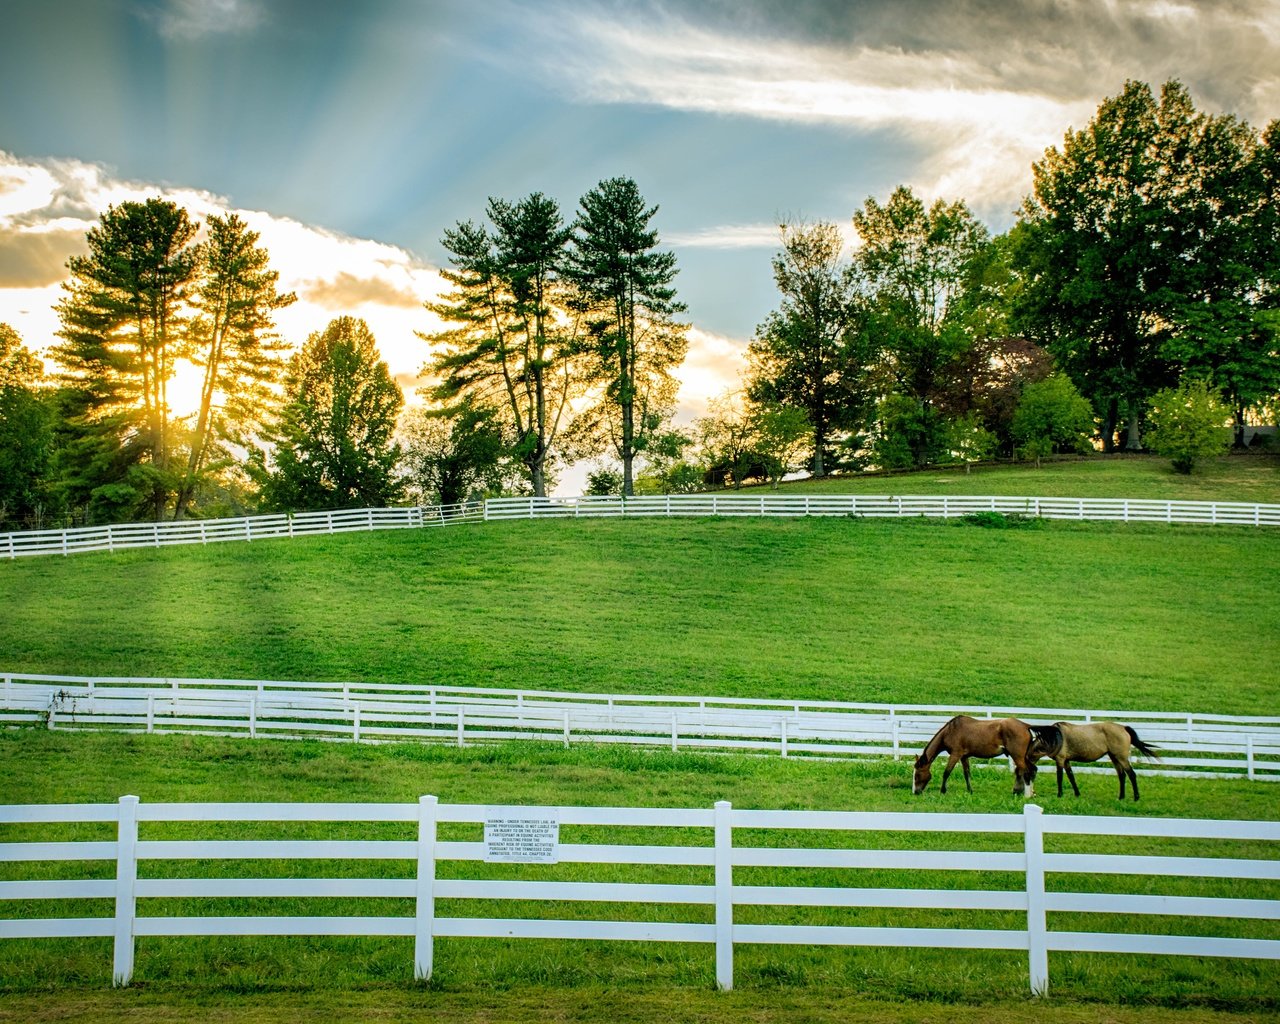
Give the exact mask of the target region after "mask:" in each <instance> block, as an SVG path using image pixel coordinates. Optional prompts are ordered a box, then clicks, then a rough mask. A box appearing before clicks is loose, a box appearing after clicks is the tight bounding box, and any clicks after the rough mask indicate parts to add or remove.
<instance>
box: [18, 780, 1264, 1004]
mask: <svg viewBox="0 0 1280 1024" xmlns="http://www.w3.org/2000/svg"><path fill="white" fill-rule="evenodd" d="M167 822H206V823H211V824H213V825H215V826H217V828H215V830H214V834H215V837H214V838H202V839H164V838H148V837H147V832H148V831H149V830H151V829H152V828H154V827H155V826H157V825H160V824H162V823H167ZM245 822H253V823H262V822H276V823H295V822H309V823H317V822H320V823H324V822H343V823H348V822H393V823H401V824H402V825H404V826H405V829H404V832H405V836H404V838H401V839H387V838H380V839H351V838H343V839H274V838H273V839H263V838H253V839H232V838H226V836H227V834H228V831H229V830H228V828H227V825H226V823H236V824H238V823H245ZM513 822H522V823H526V824H529V823H532V824H533V825H535V826H537V827H539V828H540V829H541V830H542V835H543V838H544V839H546V840H547V842H546V844H545V845H544V846H543V847H542V848H541V849H540V850H539V852H537V853H535V854H534V855H533V856H531V857H526V856H522V855H521V854H520V853H519V852H517V853H516V855H515V856H514V857H513V856H510V855H509V853H508V855H507V856H502V857H495V847H494V846H493V845H491V843H490V842H489V841H488V838H487V836H488V833H487V829H488V828H489V827H496V828H498V829H500V828H501V827H502V826H504V825H507V824H510V823H513ZM66 823H99V824H100V825H104V826H106V827H108V828H109V827H110V825H111V824H114V825H115V836H114V838H109V839H108V838H100V839H96V840H79V841H64V840H57V839H54V840H47V839H46V840H24V841H17V842H0V860H3V861H6V862H10V863H27V864H40V863H49V862H61V863H65V864H82V865H83V864H87V863H89V862H94V861H114V862H115V872H114V878H102V877H99V878H92V877H90V878H79V879H76V878H67V877H61V878H58V879H56V880H24V879H15V880H10V881H0V900H3V901H7V904H6V905H8V906H10V907H12V906H13V905H14V904H15V903H17V904H18V906H19V907H20V908H22V909H23V910H25V911H26V912H25V913H19V914H18V915H15V916H10V917H8V919H6V920H0V938H8V939H24V938H25V939H33V938H38V939H47V938H71V937H77V938H83V937H98V938H104V939H106V938H110V939H112V940H113V950H114V952H113V968H112V978H113V981H114V983H115V984H116V985H126V984H128V983H129V981H130V979H131V977H132V976H133V972H134V958H135V949H136V945H137V939H139V938H142V939H144V940H145V939H147V938H149V937H152V936H193V935H218V936H242V935H278V936H324V935H342V936H351V935H358V936H396V937H403V938H409V937H412V938H413V946H414V953H413V957H414V960H413V962H414V975H415V977H418V978H427V977H430V976H431V974H432V969H433V951H434V944H435V940H436V939H437V938H443V939H448V938H454V937H468V938H502V939H512V938H515V939H556V940H573V939H604V940H630V941H647V942H686V943H704V944H707V945H711V946H714V950H715V977H716V982H717V984H718V985H719V987H720V988H722V989H730V988H732V987H733V970H734V965H733V960H734V949H735V947H736V946H739V945H743V944H780V945H788V944H804V945H835V946H898V947H924V948H946V949H957V948H960V949H999V950H1018V951H1023V952H1025V953H1026V954H1027V957H1028V968H1029V970H1028V975H1029V983H1030V988H1031V990H1032V992H1035V993H1038V994H1042V993H1045V992H1047V991H1048V987H1049V953H1050V952H1059V951H1073V952H1098V953H1124V954H1129V955H1135V954H1144V953H1151V954H1173V955H1186V956H1197V957H1204V956H1214V957H1242V958H1263V959H1269V960H1275V959H1280V941H1277V940H1275V939H1266V938H1255V937H1247V936H1241V937H1222V936H1206V935H1203V934H1199V935H1198V934H1194V933H1192V934H1185V933H1184V934H1173V935H1171V934H1156V933H1146V932H1143V931H1141V930H1139V929H1141V928H1142V927H1143V924H1142V922H1143V919H1144V918H1145V917H1146V916H1147V915H1159V916H1160V917H1162V918H1165V919H1166V920H1167V919H1170V918H1172V919H1175V920H1176V921H1177V925H1178V926H1179V927H1180V928H1184V929H1185V928H1194V926H1195V921H1196V919H1198V918H1204V917H1209V918H1226V919H1235V920H1237V921H1240V922H1249V921H1275V920H1280V900H1276V899H1268V898H1261V899H1260V898H1248V897H1240V898H1204V897H1196V896H1177V895H1150V894H1149V893H1132V892H1126V891H1125V890H1124V889H1123V887H1122V886H1123V882H1117V883H1116V885H1115V886H1113V887H1110V891H1107V892H1097V891H1094V892H1065V891H1059V890H1060V889H1061V885H1059V884H1050V883H1049V881H1048V880H1049V879H1050V878H1051V877H1054V876H1071V875H1078V874H1086V875H1091V876H1095V877H1096V876H1105V877H1122V876H1123V877H1124V878H1127V880H1128V881H1129V884H1130V885H1132V884H1133V880H1134V879H1148V878H1187V877H1194V878H1210V879H1238V880H1242V881H1241V884H1240V885H1239V886H1238V887H1236V889H1235V891H1236V892H1238V893H1243V892H1248V891H1250V890H1249V889H1248V888H1247V886H1248V883H1249V882H1250V881H1254V882H1256V881H1263V882H1274V881H1277V880H1280V860H1277V859H1276V858H1274V857H1269V856H1268V857H1265V858H1264V859H1259V858H1258V857H1256V856H1254V857H1234V856H1229V855H1228V856H1210V857H1200V856H1196V857H1188V856H1164V855H1161V854H1159V853H1156V854H1154V855H1152V854H1151V853H1150V851H1151V850H1158V849H1159V846H1158V845H1157V844H1156V843H1144V844H1142V846H1141V849H1142V850H1143V851H1144V852H1143V853H1142V854H1141V855H1132V854H1124V853H1108V854H1088V853H1085V854H1082V853H1064V852H1053V850H1052V849H1046V843H1045V839H1046V837H1054V836H1111V837H1114V836H1120V837H1128V838H1130V839H1132V838H1143V839H1151V840H1167V839H1175V838H1190V839H1196V840H1205V841H1207V842H1208V843H1209V845H1210V846H1211V848H1212V849H1213V851H1214V852H1217V851H1219V850H1222V849H1223V848H1224V847H1227V846H1228V844H1229V843H1230V842H1231V841H1245V842H1252V843H1257V842H1264V843H1275V842H1277V841H1280V823H1277V822H1248V821H1209V820H1199V819H1160V818H1143V819H1126V818H1115V817H1075V816H1063V815H1045V814H1043V813H1042V811H1041V809H1040V808H1039V807H1038V806H1036V805H1034V804H1028V805H1026V806H1024V808H1023V813H1022V814H985V815H976V814H968V815H965V814H928V813H860V812H844V811H771V810H736V809H734V808H733V807H732V806H731V805H730V804H729V803H728V802H720V803H717V804H716V805H715V807H714V809H705V810H697V809H685V808H669V807H668V808H619V807H489V806H483V805H471V804H459V805H448V804H440V803H438V802H437V800H436V798H435V797H433V796H424V797H422V798H421V799H420V800H419V801H418V803H417V804H416V805H414V804H242V803H215V804H198V803H193V804H176V803H168V804H165V803H158V804H144V803H141V802H140V801H139V800H138V798H137V797H134V796H125V797H122V798H120V801H119V803H118V804H66V805H59V804H51V805H27V806H22V805H10V806H3V807H0V828H3V827H4V826H6V825H21V826H24V827H25V829H26V831H24V832H23V833H22V834H23V835H30V834H31V832H30V827H31V826H32V825H44V826H53V827H54V828H57V827H59V826H63V825H65V824H66ZM446 823H448V824H450V825H452V824H454V823H462V824H469V825H472V826H473V831H474V826H475V825H476V824H484V825H485V826H486V840H485V841H474V840H470V841H456V840H455V841H444V840H442V839H440V838H439V836H438V826H439V825H441V824H446ZM584 825H585V826H623V827H641V828H648V827H656V828H660V829H661V830H663V832H661V833H659V834H658V838H659V839H661V838H662V837H663V836H666V837H670V836H671V834H672V832H673V831H678V832H681V833H684V834H685V835H682V836H681V837H680V838H678V839H677V840H676V841H675V842H670V841H668V842H666V843H655V844H650V845H614V844H605V843H586V842H560V837H559V830H560V828H561V827H562V826H570V827H572V826H584ZM258 827H259V835H260V834H261V832H260V828H261V826H258ZM283 827H284V826H283V825H282V828H283ZM348 828H349V826H348ZM735 829H739V830H750V834H749V837H748V838H747V842H745V843H742V844H739V843H735V841H734V830H735ZM795 830H807V831H810V832H817V833H824V834H832V835H837V834H842V833H844V834H847V833H854V834H857V833H872V832H878V833H895V834H897V835H895V836H893V842H894V843H896V844H897V846H898V847H900V848H885V847H884V844H883V843H882V842H874V843H869V844H867V845H869V846H871V847H874V848H868V849H860V848H857V844H856V841H855V843H854V846H853V848H850V846H849V843H848V841H843V842H841V841H836V842H833V843H831V844H830V845H819V846H817V847H805V848H796V847H794V846H792V845H790V843H791V842H793V841H794V839H793V838H791V839H789V838H787V836H790V837H794V836H795V835H796V832H795ZM232 831H233V830H232ZM920 832H924V833H935V834H938V833H969V834H985V835H997V836H999V835H1004V836H1007V837H1013V838H1012V839H1009V840H1006V841H1004V842H1003V843H1002V844H998V845H1004V846H1005V847H1006V848H1005V849H1003V850H987V851H973V850H963V849H952V848H950V846H949V847H948V849H946V850H937V849H931V850H920V849H913V848H911V847H912V845H913V844H912V843H911V842H910V841H904V840H903V839H902V837H901V833H920ZM52 834H55V835H56V832H55V833H52ZM106 834H107V835H110V833H109V832H108V833H106ZM153 834H154V833H153ZM285 834H288V833H287V832H286V833H285ZM686 836H687V838H686ZM1017 837H1021V841H1020V842H1019V840H1018V838H1017ZM804 841H806V842H812V841H813V840H812V839H811V838H809V837H807V836H806V837H804ZM930 845H936V844H935V843H930ZM988 845H992V844H988ZM1254 849H1255V850H1256V847H1254ZM1226 852H1227V853H1228V854H1230V853H1231V852H1232V851H1231V849H1229V848H1228V849H1226ZM1268 852H1269V851H1268ZM493 859H502V860H504V861H505V862H507V863H508V864H510V863H511V862H517V863H518V862H520V861H524V860H529V861H536V862H539V863H554V864H627V865H636V866H639V867H636V868H635V869H634V871H635V872H636V875H633V876H632V877H636V876H640V877H642V873H643V872H644V871H645V869H646V868H652V867H653V866H674V867H678V868H681V869H690V868H692V869H696V871H695V873H692V874H691V877H696V878H698V879H699V880H698V881H696V882H692V883H680V884H670V883H659V882H646V881H629V882H625V883H606V882H598V881H591V882H585V881H577V880H573V879H572V878H570V879H567V880H559V881H549V880H546V873H547V869H545V868H541V869H539V876H540V877H539V880H536V881H535V880H530V879H527V878H522V877H520V875H521V873H522V872H523V870H524V869H520V868H518V867H515V868H512V867H508V868H506V869H504V871H505V872H506V875H507V877H503V878H474V877H472V878H465V877H453V876H451V875H450V874H447V873H445V872H444V871H442V870H441V865H442V864H445V863H448V862H458V861H484V860H493ZM219 860H235V861H237V862H238V863H241V864H244V865H245V867H244V868H243V869H242V870H248V864H249V863H250V862H251V861H255V860H257V861H263V860H268V861H273V862H278V861H291V860H310V861H312V862H315V861H330V862H338V861H363V862H367V861H402V862H408V863H409V864H412V865H414V867H413V869H412V873H406V874H403V875H400V876H394V877H364V878H353V877H325V878H305V877H304V878H299V877H292V876H289V875H286V876H284V877H279V872H278V871H274V872H273V871H268V872H267V874H268V875H269V877H249V878H223V877H183V876H182V875H181V874H179V875H178V877H173V876H174V875H175V874H177V873H180V872H186V873H190V872H192V871H193V870H194V871H198V870H199V869H198V867H197V865H199V864H200V863H201V862H204V861H219ZM164 862H185V863H183V864H181V865H172V866H169V867H166V866H165V864H164ZM756 868H767V869H770V874H769V876H768V878H769V880H770V881H771V882H772V881H773V880H774V879H777V880H778V881H779V882H781V883H783V884H769V885H751V884H738V883H737V882H735V878H734V872H735V870H736V869H756ZM812 868H827V869H831V868H834V869H844V870H849V869H854V870H856V869H867V868H872V869H881V868H891V869H895V870H901V871H908V872H913V871H917V870H925V871H931V872H939V871H941V872H960V873H969V872H1007V873H1008V874H1007V875H1006V876H1005V877H1007V878H1009V879H1010V882H1011V884H1010V886H1009V887H1008V888H1001V889H971V888H969V887H968V886H967V885H960V886H957V887H955V888H945V887H944V888H938V889H925V888H896V889H895V888H870V887H843V886H841V887H820V886H813V885H806V884H785V883H786V879H787V876H788V875H791V877H792V878H795V877H797V876H796V875H794V874H792V873H793V872H795V871H796V870H797V869H800V870H803V869H812ZM82 870H83V869H82ZM10 873H12V870H11V872H10ZM58 873H59V874H60V875H63V876H65V875H67V874H68V873H69V869H67V868H61V869H59V870H58ZM89 873H90V874H92V873H93V872H89ZM98 873H99V874H101V872H98ZM214 873H216V872H214ZM465 873H470V874H474V871H471V872H464V874H465ZM850 877H852V876H850ZM1137 887H1138V888H1140V889H1141V888H1144V886H1142V885H1141V884H1139V885H1138V886H1137ZM1271 891H1274V890H1271ZM332 897H350V898H356V899H360V900H373V901H377V900H382V899H400V900H405V901H411V903H412V907H413V910H412V913H411V914H404V915H402V916H375V915H372V914H371V915H369V916H341V917H339V916H284V915H281V916H268V915H254V916H248V915H242V914H237V913H235V911H236V910H237V909H238V908H237V907H236V905H235V903H234V902H231V901H234V900H236V899H240V898H268V899H288V900H291V901H296V900H299V899H306V898H332ZM188 898H190V899H208V898H212V899H215V900H223V899H225V900H227V901H228V903H227V904H225V905H226V906H227V907H228V910H229V912H228V914H226V915H225V916H223V915H216V914H207V913H206V914H199V915H197V914H193V913H191V908H190V907H188V906H184V905H182V904H174V903H172V902H168V901H173V900H182V899H188ZM140 899H145V900H147V901H148V904H147V906H148V909H149V910H151V911H152V912H151V913H148V914H145V915H142V914H139V912H138V909H139V908H138V900H140ZM446 899H447V900H451V901H502V900H525V901H531V902H533V903H536V904H538V907H539V910H540V911H541V912H540V913H539V915H538V916H537V917H535V918H507V917H501V916H484V912H483V909H480V908H478V909H477V911H476V916H459V917H446V916H442V915H440V914H439V913H437V909H436V903H437V901H438V900H446ZM68 900H99V901H109V903H110V904H111V905H112V907H113V912H110V913H101V914H99V915H97V916H78V917H57V916H49V915H48V912H47V911H46V910H45V908H46V907H47V901H53V902H55V903H56V902H57V901H68ZM579 901H587V902H590V903H592V904H596V905H601V906H602V905H607V904H629V905H630V906H629V907H628V908H627V909H626V910H623V909H621V908H619V909H617V910H615V911H614V913H613V914H608V913H604V914H602V915H601V919H597V920H580V919H576V918H574V919H570V918H571V917H573V915H572V914H567V915H566V914H565V911H564V908H563V904H564V903H567V902H579ZM99 905H100V906H101V905H102V904H99ZM295 905H296V904H295ZM468 905H469V906H477V905H476V904H468ZM198 906H200V905H199V904H197V907H198ZM490 906H492V904H490ZM656 907H666V908H675V910H678V908H680V907H686V908H688V907H701V908H704V909H702V910H694V911H689V912H688V913H687V914H685V917H686V918H687V919H684V920H669V919H668V920H664V919H662V918H664V917H667V918H669V917H671V916H672V914H673V913H674V912H675V910H669V911H667V912H666V913H664V914H656V913H654V912H653V908H656ZM744 907H751V908H763V907H770V908H810V910H811V911H812V910H814V909H817V908H842V909H843V910H845V911H850V910H852V909H856V908H898V909H906V910H909V909H917V910H918V909H924V910H937V911H955V910H963V911H968V912H972V913H973V914H981V913H983V912H990V911H998V912H1006V913H1007V914H1008V913H1011V914H1014V915H1017V918H1016V920H1017V921H1019V922H1021V923H1020V924H1019V925H1017V926H1015V927H994V928H972V927H967V928H956V927H869V926H859V925H856V924H847V925H846V924H829V923H739V922H738V921H737V920H736V917H737V910H738V908H744ZM707 908H709V909H707ZM77 909H79V908H77ZM166 911H167V912H166ZM558 913H559V914H561V915H564V916H557V914H558ZM1058 913H1071V914H1107V915H1119V916H1122V918H1123V920H1124V921H1125V922H1126V925H1127V926H1128V927H1132V928H1133V930H1132V931H1125V932H1123V933H1121V932H1116V931H1068V930H1062V929H1060V928H1058V927H1050V925H1051V922H1050V919H1049V915H1050V914H1058ZM752 916H753V917H756V918H757V920H758V919H759V915H758V914H753V915H752ZM775 916H776V911H775ZM1114 919H1115V918H1114V917H1113V918H1112V919H1111V920H1114ZM792 920H794V918H792ZM855 920H856V918H855ZM1006 920H1007V918H1006ZM1112 927H1115V925H1112ZM1245 930H1247V925H1246V926H1245ZM144 951H145V950H144ZM406 966H407V965H406Z"/></svg>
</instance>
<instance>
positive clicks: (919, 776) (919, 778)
mask: <svg viewBox="0 0 1280 1024" xmlns="http://www.w3.org/2000/svg"><path fill="white" fill-rule="evenodd" d="M929 764H930V761H929V759H928V758H927V757H925V756H924V754H921V755H920V756H919V757H917V758H916V769H915V773H914V775H913V776H912V778H911V792H912V793H913V794H914V795H915V796H919V795H920V794H921V793H923V792H924V788H925V786H927V785H929V780H930V779H931V778H933V771H932V769H931V768H930V767H929Z"/></svg>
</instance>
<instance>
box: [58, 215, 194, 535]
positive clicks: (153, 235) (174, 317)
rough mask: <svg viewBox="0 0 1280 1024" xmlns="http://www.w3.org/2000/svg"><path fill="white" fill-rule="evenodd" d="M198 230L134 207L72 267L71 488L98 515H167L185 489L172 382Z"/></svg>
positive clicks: (181, 351)
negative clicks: (177, 465) (177, 459)
mask: <svg viewBox="0 0 1280 1024" xmlns="http://www.w3.org/2000/svg"><path fill="white" fill-rule="evenodd" d="M195 232H196V225H195V224H193V223H192V222H191V220H190V218H189V217H188V216H187V212H186V211H185V210H184V209H182V208H181V207H179V206H178V205H177V204H175V203H172V202H167V201H165V200H161V199H148V200H147V201H146V202H142V203H139V202H124V203H121V204H120V205H119V206H112V207H109V208H108V209H107V212H106V213H105V214H103V216H102V220H101V222H100V223H99V224H98V226H97V227H95V228H92V229H90V231H89V232H88V234H87V241H88V245H89V253H88V255H86V256H73V257H72V258H71V259H70V260H69V261H68V264H67V266H68V268H69V269H70V271H71V279H70V281H69V282H67V283H66V284H65V285H64V286H63V287H64V288H65V289H66V291H67V295H66V297H65V298H63V300H62V301H61V302H60V303H59V304H58V315H59V318H60V319H61V322H62V327H61V330H59V332H58V334H59V336H60V337H61V338H62V343H61V344H60V345H59V346H57V347H56V348H54V349H53V352H52V354H53V356H54V358H55V359H56V360H57V361H58V362H59V363H60V364H61V366H62V371H61V373H60V375H59V380H60V383H61V384H62V387H63V388H64V389H65V390H66V391H68V392H71V394H68V395H67V396H65V399H66V400H65V402H64V409H65V410H66V412H67V413H68V414H69V415H70V417H71V419H70V420H69V422H68V431H69V433H70V435H71V436H70V437H69V439H68V443H67V445H66V447H65V452H64V455H65V463H64V473H65V476H66V480H65V483H66V486H67V489H68V492H69V494H70V496H71V499H72V501H73V503H74V504H77V505H81V506H84V507H86V508H87V510H88V514H89V515H90V517H91V518H94V519H104V518H106V519H109V518H116V517H119V516H120V515H124V516H126V517H132V516H136V515H138V514H147V515H149V516H150V517H151V518H154V519H157V520H158V519H161V518H163V517H164V513H165V509H166V508H167V506H168V504H169V500H170V498H171V497H172V495H173V494H174V492H175V490H176V488H177V482H178V479H177V474H176V473H175V471H174V467H173V465H172V463H173V458H174V449H175V441H176V438H175V433H174V430H173V424H172V422H171V413H170V408H169V401H168V390H167V389H168V385H169V381H170V380H171V379H172V377H173V367H174V362H175V360H177V359H178V358H180V357H181V356H183V355H185V354H186V341H187V335H186V318H187V310H186V300H187V297H188V293H189V291H190V289H191V287H192V283H193V279H194V277H195V274H196V270H197V267H198V265H199V249H198V247H197V246H196V244H195V242H194V236H195Z"/></svg>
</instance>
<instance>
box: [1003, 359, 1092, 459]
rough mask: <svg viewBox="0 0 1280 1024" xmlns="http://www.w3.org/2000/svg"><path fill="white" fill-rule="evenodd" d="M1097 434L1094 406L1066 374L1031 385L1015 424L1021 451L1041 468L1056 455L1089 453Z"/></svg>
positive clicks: (1015, 439) (1015, 438)
mask: <svg viewBox="0 0 1280 1024" xmlns="http://www.w3.org/2000/svg"><path fill="white" fill-rule="evenodd" d="M1093 431H1094V419H1093V406H1091V405H1090V404H1089V401H1088V399H1086V398H1085V397H1084V396H1083V395H1081V394H1080V392H1079V391H1078V390H1076V386H1075V385H1074V384H1073V383H1072V382H1071V379H1070V378H1069V377H1067V376H1066V375H1065V374H1062V373H1055V374H1052V375H1051V376H1049V377H1046V378H1045V379H1044V380H1041V381H1036V382H1034V383H1031V384H1028V385H1027V386H1026V387H1025V388H1024V389H1023V391H1022V398H1021V401H1019V403H1018V408H1017V411H1015V412H1014V414H1013V423H1012V424H1011V432H1012V434H1013V438H1014V441H1015V442H1016V443H1017V445H1018V447H1019V450H1020V451H1021V452H1022V454H1023V455H1025V456H1026V457H1028V458H1033V459H1035V460H1036V465H1037V466H1038V465H1039V464H1040V460H1041V459H1042V458H1044V457H1045V456H1047V455H1052V454H1053V453H1054V452H1085V451H1089V449H1090V447H1091V445H1090V442H1089V438H1090V437H1091V435H1092V434H1093Z"/></svg>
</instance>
